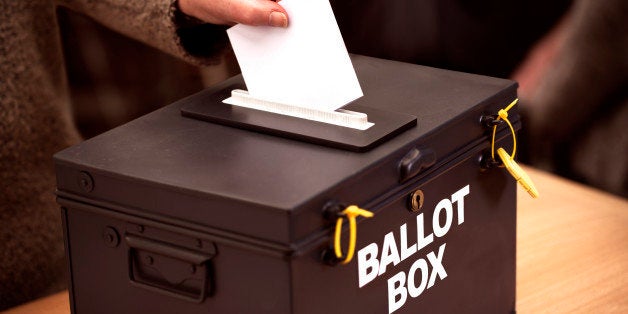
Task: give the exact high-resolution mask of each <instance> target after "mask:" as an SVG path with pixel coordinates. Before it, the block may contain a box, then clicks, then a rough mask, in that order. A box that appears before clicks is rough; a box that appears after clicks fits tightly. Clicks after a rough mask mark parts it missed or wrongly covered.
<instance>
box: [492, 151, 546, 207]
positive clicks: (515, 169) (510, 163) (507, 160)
mask: <svg viewBox="0 0 628 314" xmlns="http://www.w3.org/2000/svg"><path fill="white" fill-rule="evenodd" d="M497 155H499V158H500V159H501V160H502V163H503V164H504V167H506V169H507V170H508V172H510V174H511V175H512V176H513V177H514V178H515V180H517V182H519V184H521V186H522V187H523V188H524V189H525V190H526V191H528V194H530V196H532V197H533V198H537V197H538V196H539V192H538V191H537V189H536V187H535V186H534V183H532V179H530V177H529V176H528V174H527V173H526V172H525V171H524V170H523V169H521V167H519V165H518V164H517V162H515V160H514V159H512V157H510V155H508V153H507V152H506V150H504V149H503V148H501V147H500V148H498V149H497Z"/></svg>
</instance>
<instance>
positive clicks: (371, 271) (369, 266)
mask: <svg viewBox="0 0 628 314" xmlns="http://www.w3.org/2000/svg"><path fill="white" fill-rule="evenodd" d="M377 251H378V250H377V244H375V243H371V244H369V245H367V246H365V247H364V248H362V249H361V250H359V251H358V281H359V285H360V288H362V287H363V286H364V285H366V284H367V283H369V282H371V281H373V279H375V278H376V277H377V272H378V268H379V260H377Z"/></svg>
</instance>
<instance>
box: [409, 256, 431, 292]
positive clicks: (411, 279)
mask: <svg viewBox="0 0 628 314" xmlns="http://www.w3.org/2000/svg"><path fill="white" fill-rule="evenodd" d="M417 269H420V270H421V285H419V286H418V287H417V286H416V285H415V283H414V279H415V278H416V275H415V273H416V271H417ZM427 274H428V269H427V262H425V260H424V259H422V258H420V259H418V260H417V261H416V262H414V264H412V266H411V267H410V271H408V294H410V296H411V297H413V298H416V297H418V296H419V295H421V293H423V291H424V290H425V286H426V285H427Z"/></svg>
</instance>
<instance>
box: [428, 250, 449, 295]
mask: <svg viewBox="0 0 628 314" xmlns="http://www.w3.org/2000/svg"><path fill="white" fill-rule="evenodd" d="M444 253H445V243H443V244H441V246H440V247H439V248H438V256H436V255H434V252H430V253H429V254H427V259H428V260H429V261H430V264H432V273H431V274H430V281H429V282H428V283H427V288H428V289H429V288H431V287H432V286H433V285H434V283H435V282H436V275H438V276H439V277H440V280H443V279H445V278H447V272H446V271H445V267H443V254H444Z"/></svg>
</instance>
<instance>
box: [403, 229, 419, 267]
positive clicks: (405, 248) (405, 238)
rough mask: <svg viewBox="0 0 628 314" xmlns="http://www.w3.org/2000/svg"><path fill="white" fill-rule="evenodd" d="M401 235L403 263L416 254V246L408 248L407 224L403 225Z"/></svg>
mask: <svg viewBox="0 0 628 314" xmlns="http://www.w3.org/2000/svg"><path fill="white" fill-rule="evenodd" d="M399 233H400V238H401V260H402V261H403V260H405V259H406V258H408V257H410V256H412V254H414V253H416V244H412V245H411V246H408V227H407V226H406V224H403V225H401V227H400V228H399Z"/></svg>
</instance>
